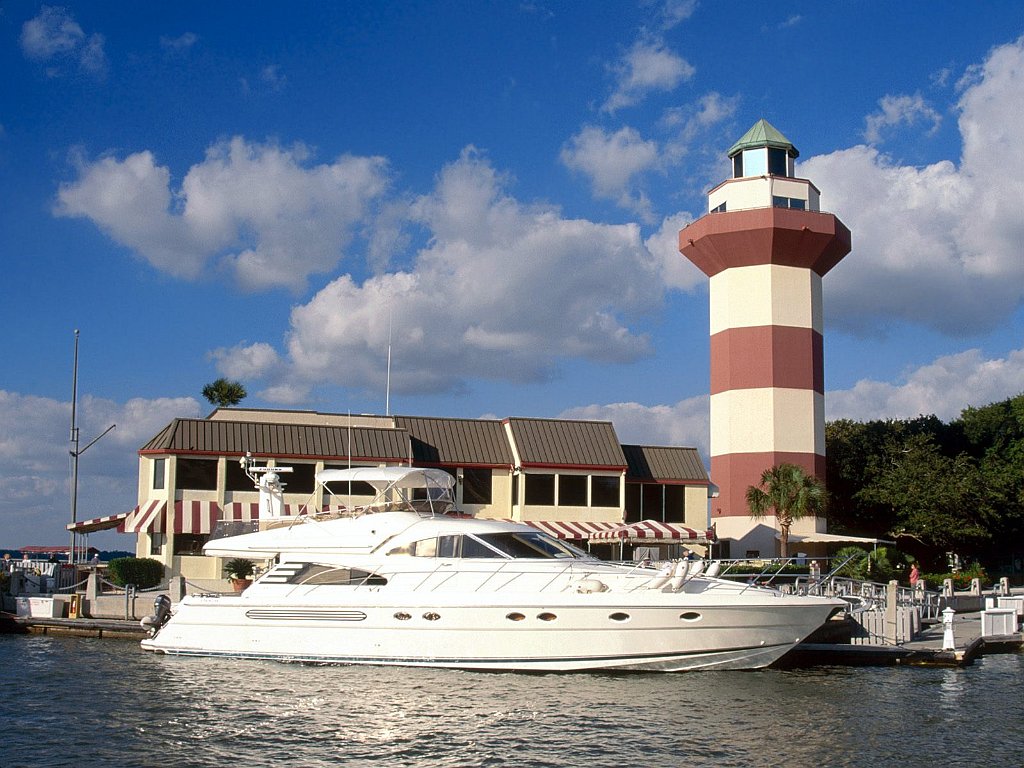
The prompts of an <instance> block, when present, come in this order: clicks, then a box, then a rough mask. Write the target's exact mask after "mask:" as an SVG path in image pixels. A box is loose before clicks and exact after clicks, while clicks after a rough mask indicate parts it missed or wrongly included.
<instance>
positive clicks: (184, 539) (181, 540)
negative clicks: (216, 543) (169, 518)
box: [174, 533, 210, 555]
mask: <svg viewBox="0 0 1024 768" xmlns="http://www.w3.org/2000/svg"><path fill="white" fill-rule="evenodd" d="M209 538H210V536H209V534H206V533H176V534H175V535H174V554H176V555H201V554H203V544H205V543H206V541H207V540H208V539H209Z"/></svg>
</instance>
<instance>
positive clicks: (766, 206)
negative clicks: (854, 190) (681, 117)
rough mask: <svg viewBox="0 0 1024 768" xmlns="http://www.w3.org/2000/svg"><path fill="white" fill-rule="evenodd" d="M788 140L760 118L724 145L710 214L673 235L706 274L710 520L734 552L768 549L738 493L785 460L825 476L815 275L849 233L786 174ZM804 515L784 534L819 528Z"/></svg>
mask: <svg viewBox="0 0 1024 768" xmlns="http://www.w3.org/2000/svg"><path fill="white" fill-rule="evenodd" d="M798 155H799V153H798V152H797V149H796V147H794V146H793V144H792V143H791V142H790V141H789V140H788V139H787V138H786V137H785V136H783V135H782V134H781V133H780V132H779V131H778V130H777V129H776V128H774V127H773V126H772V125H771V124H770V123H768V121H767V120H759V121H758V122H757V123H755V124H754V126H753V127H752V128H751V129H750V130H749V131H747V132H746V133H745V134H744V135H743V137H742V138H740V140H739V141H737V142H736V143H735V144H733V146H732V147H731V148H730V150H729V158H730V160H731V161H732V178H730V179H727V180H726V181H724V182H722V183H721V184H719V185H718V186H717V187H715V188H714V189H712V190H711V191H710V192H709V193H708V213H707V214H706V215H705V216H702V217H701V218H700V219H698V220H697V221H695V222H693V223H692V224H690V225H689V226H687V227H685V228H684V229H683V230H682V231H681V232H680V233H679V250H680V251H681V252H682V253H683V255H684V256H686V258H688V259H689V260H690V261H692V262H693V263H694V264H695V265H697V267H698V268H700V270H701V271H702V272H704V274H706V275H707V276H708V277H709V278H710V282H709V293H710V308H711V313H710V314H711V323H710V325H711V329H710V330H711V480H712V481H713V482H714V483H715V484H716V485H717V486H718V487H719V489H720V490H719V497H718V498H717V499H716V500H714V501H713V503H712V509H711V519H712V522H713V523H715V525H716V528H717V531H718V535H719V537H721V538H723V539H733V540H734V541H736V542H737V544H738V545H739V549H740V551H738V552H734V553H733V554H734V555H735V556H743V554H745V553H755V552H756V553H757V554H758V555H759V556H774V555H775V552H776V542H775V537H774V531H773V530H772V529H770V528H768V527H767V526H755V524H754V523H753V522H752V521H751V519H750V514H749V511H748V510H747V505H746V498H745V497H746V491H747V488H748V487H749V486H751V485H757V484H758V482H760V479H761V473H762V472H763V471H764V470H766V469H768V468H770V467H773V466H775V465H777V464H781V463H783V462H786V463H790V464H796V465H798V466H800V467H802V468H803V469H804V470H805V471H807V472H808V473H811V474H814V475H816V476H818V477H819V478H821V480H822V481H823V482H824V480H825V386H824V362H823V346H824V345H823V338H822V301H821V280H822V277H824V276H825V274H826V273H827V272H828V271H829V270H830V269H832V267H834V266H835V265H836V264H838V263H839V261H840V260H841V259H842V258H843V257H844V256H845V255H846V254H847V253H849V252H850V230H848V229H847V228H846V226H845V225H844V224H843V223H842V222H841V221H840V220H839V219H838V218H837V217H836V216H834V215H833V214H831V213H824V212H822V211H821V209H820V192H819V191H818V188H817V187H815V186H814V184H812V183H811V182H810V181H809V180H807V179H799V178H796V176H795V173H794V168H795V161H796V158H797V157H798ZM824 528H825V521H824V520H820V519H816V518H810V519H807V518H805V519H804V520H802V521H800V522H799V523H798V524H797V525H795V526H794V528H793V533H797V534H799V533H801V532H813V531H823V530H824Z"/></svg>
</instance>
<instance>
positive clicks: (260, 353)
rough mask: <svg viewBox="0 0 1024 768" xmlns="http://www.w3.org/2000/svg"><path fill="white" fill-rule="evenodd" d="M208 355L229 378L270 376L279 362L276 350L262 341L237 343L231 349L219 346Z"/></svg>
mask: <svg viewBox="0 0 1024 768" xmlns="http://www.w3.org/2000/svg"><path fill="white" fill-rule="evenodd" d="M209 357H210V359H212V360H215V361H217V368H218V370H219V371H220V372H221V373H223V374H224V375H225V376H227V377H228V378H231V379H253V378H264V377H266V376H270V375H272V374H273V372H274V370H275V369H276V368H277V367H278V366H279V365H280V362H281V361H280V359H279V358H278V355H277V350H275V349H274V348H273V347H272V346H270V345H269V344H265V343H263V342H258V343H256V344H249V345H248V346H243V345H241V344H239V345H237V346H235V347H232V348H231V349H224V348H223V347H220V348H218V349H215V350H212V351H211V352H210V353H209Z"/></svg>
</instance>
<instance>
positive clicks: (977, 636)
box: [774, 612, 1024, 669]
mask: <svg viewBox="0 0 1024 768" xmlns="http://www.w3.org/2000/svg"><path fill="white" fill-rule="evenodd" d="M848 621H849V620H848V619H847V618H845V617H843V618H838V619H835V620H833V622H834V623H835V626H831V627H830V626H829V625H826V626H825V627H823V628H822V630H819V631H818V632H816V633H815V634H814V635H812V636H811V637H810V638H808V641H807V642H804V643H801V644H800V645H798V646H796V647H795V648H794V649H793V650H791V651H790V652H789V653H787V654H786V655H785V656H783V657H782V658H781V659H779V661H777V662H776V663H775V664H774V666H775V667H778V668H783V669H795V668H800V667H813V666H828V665H836V666H918V667H964V666H968V665H970V664H973V663H974V661H975V660H976V659H977V658H978V657H979V656H983V655H985V654H989V653H1017V652H1020V651H1021V650H1024V634H1021V633H1020V632H1016V633H1014V634H1010V635H996V636H988V637H982V631H981V629H982V627H981V613H980V612H974V613H965V614H962V615H957V616H955V617H954V621H953V639H954V646H955V647H954V649H953V650H946V649H944V648H943V640H944V635H945V627H944V626H943V625H942V622H931V623H928V624H925V625H924V626H922V628H921V631H920V632H919V633H918V634H917V635H916V636H915V637H914V639H913V640H909V641H907V642H904V643H901V644H899V645H884V644H874V645H865V644H858V645H854V644H850V643H849V642H841V640H842V635H843V634H844V632H845V631H846V629H845V628H843V627H842V625H843V624H845V623H847V622H848ZM833 622H829V624H833Z"/></svg>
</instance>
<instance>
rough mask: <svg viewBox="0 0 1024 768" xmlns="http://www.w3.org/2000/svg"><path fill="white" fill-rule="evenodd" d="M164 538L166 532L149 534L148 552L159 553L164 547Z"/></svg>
mask: <svg viewBox="0 0 1024 768" xmlns="http://www.w3.org/2000/svg"><path fill="white" fill-rule="evenodd" d="M166 538H167V534H166V533H151V534H149V554H151V555H159V554H160V553H161V551H162V550H163V548H164V540H165V539H166Z"/></svg>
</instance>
